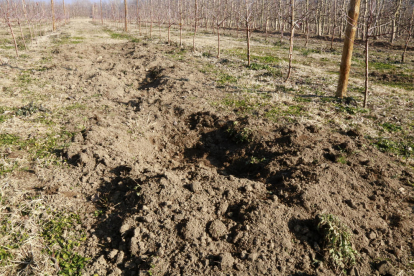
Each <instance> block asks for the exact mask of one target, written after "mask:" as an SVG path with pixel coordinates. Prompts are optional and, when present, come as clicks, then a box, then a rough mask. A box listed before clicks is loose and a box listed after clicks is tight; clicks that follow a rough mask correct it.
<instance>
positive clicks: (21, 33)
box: [17, 18, 27, 51]
mask: <svg viewBox="0 0 414 276" xmlns="http://www.w3.org/2000/svg"><path fill="white" fill-rule="evenodd" d="M17 25H19V28H20V35H21V36H22V39H23V44H24V49H25V50H26V51H27V46H26V40H25V39H24V34H23V30H22V25H20V18H17Z"/></svg>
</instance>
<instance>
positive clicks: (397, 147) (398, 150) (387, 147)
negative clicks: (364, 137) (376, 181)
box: [368, 137, 414, 157]
mask: <svg viewBox="0 0 414 276" xmlns="http://www.w3.org/2000/svg"><path fill="white" fill-rule="evenodd" d="M368 138H369V139H371V140H372V144H373V145H374V146H375V147H376V148H378V149H379V150H380V151H382V152H390V153H394V154H397V155H400V156H404V157H411V156H414V141H410V140H408V139H407V140H402V141H394V140H391V139H389V138H384V137H378V138H371V137H368Z"/></svg>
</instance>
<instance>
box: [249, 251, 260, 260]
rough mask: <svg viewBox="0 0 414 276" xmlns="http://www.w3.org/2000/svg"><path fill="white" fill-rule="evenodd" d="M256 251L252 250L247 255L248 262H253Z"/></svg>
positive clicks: (255, 257)
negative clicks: (252, 251)
mask: <svg viewBox="0 0 414 276" xmlns="http://www.w3.org/2000/svg"><path fill="white" fill-rule="evenodd" d="M257 256H258V255H257V253H256V252H254V253H250V254H249V255H248V256H247V260H249V261H250V262H254V261H256V259H257Z"/></svg>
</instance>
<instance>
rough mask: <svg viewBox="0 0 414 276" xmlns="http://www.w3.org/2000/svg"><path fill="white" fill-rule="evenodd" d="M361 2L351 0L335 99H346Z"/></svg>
mask: <svg viewBox="0 0 414 276" xmlns="http://www.w3.org/2000/svg"><path fill="white" fill-rule="evenodd" d="M360 6H361V0H351V2H350V4H349V11H348V22H347V26H346V32H345V40H344V48H343V51H342V60H341V67H340V72H339V82H338V88H337V91H336V97H339V98H343V97H346V92H347V89H348V79H349V71H350V70H351V60H352V51H353V50H354V39H355V33H356V29H357V24H358V16H359V10H360Z"/></svg>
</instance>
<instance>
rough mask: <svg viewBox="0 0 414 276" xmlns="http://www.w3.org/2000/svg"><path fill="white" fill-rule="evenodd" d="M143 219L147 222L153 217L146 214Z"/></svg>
mask: <svg viewBox="0 0 414 276" xmlns="http://www.w3.org/2000/svg"><path fill="white" fill-rule="evenodd" d="M144 221H145V222H148V223H151V222H152V221H153V219H152V217H150V216H146V217H144Z"/></svg>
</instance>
